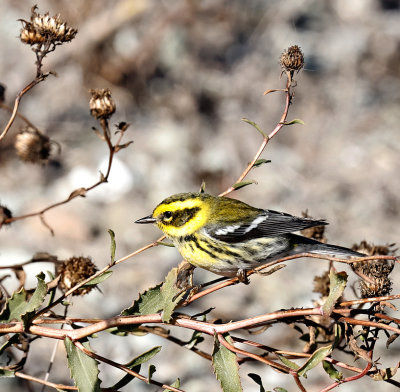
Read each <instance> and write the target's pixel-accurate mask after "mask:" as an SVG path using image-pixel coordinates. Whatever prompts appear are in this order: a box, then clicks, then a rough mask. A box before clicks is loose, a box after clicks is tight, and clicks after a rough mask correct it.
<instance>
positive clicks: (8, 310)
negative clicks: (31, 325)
mask: <svg viewBox="0 0 400 392" xmlns="http://www.w3.org/2000/svg"><path fill="white" fill-rule="evenodd" d="M36 278H37V280H38V285H37V287H36V289H35V291H34V293H33V294H32V297H31V298H30V300H29V301H27V300H26V291H25V290H24V289H23V288H22V289H21V290H20V291H18V292H16V293H13V295H12V297H11V298H10V299H8V300H7V303H6V306H5V308H4V310H3V312H2V313H1V315H0V321H5V322H9V321H12V320H17V321H24V324H27V323H28V322H29V319H30V318H31V317H32V316H33V314H34V313H35V312H36V310H37V309H39V307H40V305H42V303H43V301H44V299H45V297H46V294H47V285H46V283H45V282H44V274H43V272H41V273H40V274H39V275H37V276H36Z"/></svg>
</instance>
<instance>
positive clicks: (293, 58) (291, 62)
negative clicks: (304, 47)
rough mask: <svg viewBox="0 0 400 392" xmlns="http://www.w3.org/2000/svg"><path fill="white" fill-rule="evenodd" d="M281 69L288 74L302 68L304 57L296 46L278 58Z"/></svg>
mask: <svg viewBox="0 0 400 392" xmlns="http://www.w3.org/2000/svg"><path fill="white" fill-rule="evenodd" d="M280 64H281V67H282V68H283V69H284V70H285V71H288V72H292V73H293V72H294V71H297V72H299V71H300V70H301V69H302V68H303V66H304V55H303V52H302V51H301V49H300V48H299V47H298V46H297V45H293V46H290V47H289V48H287V49H286V50H284V51H283V53H282V54H281V58H280Z"/></svg>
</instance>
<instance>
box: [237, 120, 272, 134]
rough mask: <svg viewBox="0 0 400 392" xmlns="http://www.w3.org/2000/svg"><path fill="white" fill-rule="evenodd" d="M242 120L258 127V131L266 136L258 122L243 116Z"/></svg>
mask: <svg viewBox="0 0 400 392" xmlns="http://www.w3.org/2000/svg"><path fill="white" fill-rule="evenodd" d="M242 121H244V122H245V123H247V124H249V125H251V126H253V127H254V128H255V129H257V131H258V132H260V133H261V135H262V136H263V137H264V138H266V137H267V136H266V135H265V133H264V131H263V130H262V129H261V128H260V127H259V126H258V124H256V123H255V122H254V121H251V120H249V119H248V118H242Z"/></svg>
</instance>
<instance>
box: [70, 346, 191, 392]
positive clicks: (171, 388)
mask: <svg viewBox="0 0 400 392" xmlns="http://www.w3.org/2000/svg"><path fill="white" fill-rule="evenodd" d="M74 345H75V347H76V348H78V349H79V350H81V351H82V352H84V353H85V354H86V355H88V356H89V357H91V358H94V359H97V360H98V361H101V362H104V363H107V364H108V365H111V366H114V367H116V368H118V369H120V370H123V371H124V372H126V373H128V374H130V375H131V376H134V377H136V378H138V379H139V380H141V381H144V382H146V383H147V384H152V385H157V386H158V387H161V388H168V389H169V390H170V391H174V392H184V391H183V390H182V389H179V388H175V387H171V386H170V385H166V384H163V383H161V382H158V381H155V380H149V379H148V378H147V377H144V376H142V375H141V374H139V373H137V372H135V371H133V370H132V369H129V368H128V367H126V366H124V365H121V364H120V363H117V362H114V361H112V360H111V359H108V358H105V357H102V356H101V355H98V354H95V353H94V352H92V351H90V350H88V349H87V348H86V347H84V346H83V345H82V343H81V342H74Z"/></svg>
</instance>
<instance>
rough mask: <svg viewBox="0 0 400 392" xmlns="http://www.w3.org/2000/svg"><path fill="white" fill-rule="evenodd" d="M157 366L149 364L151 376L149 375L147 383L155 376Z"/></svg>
mask: <svg viewBox="0 0 400 392" xmlns="http://www.w3.org/2000/svg"><path fill="white" fill-rule="evenodd" d="M156 370H157V369H156V367H155V366H154V365H149V376H148V377H147V383H148V384H150V381H151V379H152V377H153V374H154V373H155V372H156Z"/></svg>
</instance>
